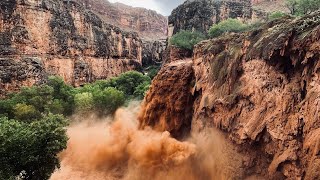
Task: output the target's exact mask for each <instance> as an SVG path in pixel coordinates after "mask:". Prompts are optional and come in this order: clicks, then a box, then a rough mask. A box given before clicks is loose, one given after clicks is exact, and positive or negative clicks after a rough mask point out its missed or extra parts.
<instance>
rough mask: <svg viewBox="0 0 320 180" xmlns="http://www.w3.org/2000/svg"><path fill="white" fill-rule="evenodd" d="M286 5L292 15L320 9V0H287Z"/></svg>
mask: <svg viewBox="0 0 320 180" xmlns="http://www.w3.org/2000/svg"><path fill="white" fill-rule="evenodd" d="M286 6H287V8H288V9H289V10H290V13H291V14H292V15H304V14H309V13H311V12H314V11H317V10H319V9H320V1H319V0H286Z"/></svg>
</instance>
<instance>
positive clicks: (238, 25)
mask: <svg viewBox="0 0 320 180" xmlns="http://www.w3.org/2000/svg"><path fill="white" fill-rule="evenodd" d="M248 29H250V26H249V25H247V24H244V23H242V22H241V21H239V20H237V19H227V20H225V21H221V22H220V23H218V24H214V25H213V26H212V27H211V28H210V30H209V36H210V37H211V38H215V37H218V36H221V35H222V34H224V33H226V32H243V31H245V30H248Z"/></svg>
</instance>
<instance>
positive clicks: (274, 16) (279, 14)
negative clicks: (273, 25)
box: [268, 11, 287, 20]
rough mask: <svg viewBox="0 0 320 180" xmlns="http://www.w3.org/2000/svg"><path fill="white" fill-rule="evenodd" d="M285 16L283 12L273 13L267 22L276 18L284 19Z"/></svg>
mask: <svg viewBox="0 0 320 180" xmlns="http://www.w3.org/2000/svg"><path fill="white" fill-rule="evenodd" d="M286 15H287V14H286V13H283V12H280V11H275V12H273V13H271V14H270V15H269V16H268V19H269V20H274V19H278V18H281V17H284V16H286Z"/></svg>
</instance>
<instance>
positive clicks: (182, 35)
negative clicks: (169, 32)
mask: <svg viewBox="0 0 320 180" xmlns="http://www.w3.org/2000/svg"><path fill="white" fill-rule="evenodd" d="M205 39H206V37H205V35H203V34H202V33H200V32H192V31H185V30H182V31H180V32H179V33H177V34H175V35H173V36H172V37H171V39H170V44H171V45H175V46H177V47H179V48H182V49H187V50H192V49H193V47H194V45H196V44H198V43H199V42H200V41H203V40H205Z"/></svg>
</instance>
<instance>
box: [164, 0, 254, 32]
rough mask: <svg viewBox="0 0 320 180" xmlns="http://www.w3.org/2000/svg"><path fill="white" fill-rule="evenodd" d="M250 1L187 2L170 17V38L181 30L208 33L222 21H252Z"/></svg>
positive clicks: (210, 0) (191, 0)
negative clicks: (232, 19)
mask: <svg viewBox="0 0 320 180" xmlns="http://www.w3.org/2000/svg"><path fill="white" fill-rule="evenodd" d="M251 16H252V8H251V1H250V0H240V1H236V0H224V1H214V0H187V1H186V2H184V3H183V4H182V5H180V6H179V7H177V8H176V9H174V10H173V11H172V13H171V15H170V16H169V20H168V21H169V36H172V35H173V34H176V33H177V32H179V31H180V30H196V31H199V32H202V33H207V31H208V30H209V28H210V27H211V26H212V25H213V24H216V23H218V22H220V21H222V20H225V19H228V18H238V19H242V20H248V19H251Z"/></svg>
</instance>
